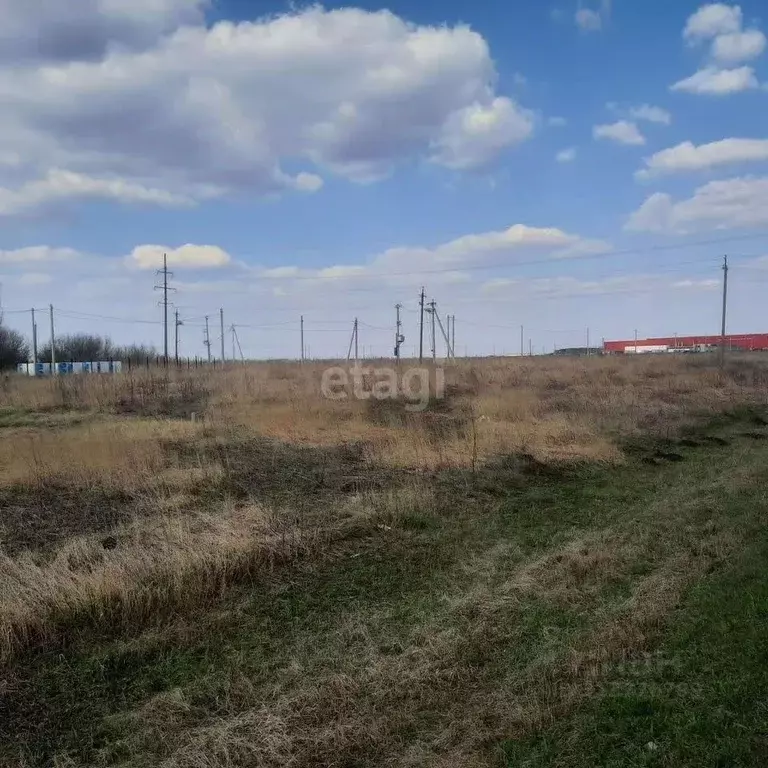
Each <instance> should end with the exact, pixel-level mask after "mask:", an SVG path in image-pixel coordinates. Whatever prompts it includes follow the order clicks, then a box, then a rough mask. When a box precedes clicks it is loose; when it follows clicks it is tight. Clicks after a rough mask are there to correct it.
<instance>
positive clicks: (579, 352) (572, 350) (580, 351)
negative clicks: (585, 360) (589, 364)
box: [554, 347, 603, 357]
mask: <svg viewBox="0 0 768 768" xmlns="http://www.w3.org/2000/svg"><path fill="white" fill-rule="evenodd" d="M554 354H555V355H557V356H558V357H591V356H595V357H596V356H598V355H602V354H603V349H602V347H563V348H561V349H556V350H555V351H554Z"/></svg>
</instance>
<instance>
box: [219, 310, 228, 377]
mask: <svg viewBox="0 0 768 768" xmlns="http://www.w3.org/2000/svg"><path fill="white" fill-rule="evenodd" d="M219 321H220V323H219V324H220V326H221V328H220V330H221V364H222V365H224V363H225V361H226V359H227V356H226V354H225V352H224V308H223V307H222V308H221V309H220V310H219Z"/></svg>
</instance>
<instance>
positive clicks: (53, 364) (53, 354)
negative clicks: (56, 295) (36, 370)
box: [50, 304, 56, 376]
mask: <svg viewBox="0 0 768 768" xmlns="http://www.w3.org/2000/svg"><path fill="white" fill-rule="evenodd" d="M50 308H51V376H55V375H56V332H55V330H54V328H53V304H51V305H50Z"/></svg>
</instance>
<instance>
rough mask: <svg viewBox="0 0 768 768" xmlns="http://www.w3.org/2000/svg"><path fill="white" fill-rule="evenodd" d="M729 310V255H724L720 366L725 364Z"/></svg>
mask: <svg viewBox="0 0 768 768" xmlns="http://www.w3.org/2000/svg"><path fill="white" fill-rule="evenodd" d="M727 311H728V257H727V256H723V323H722V326H721V328H720V367H721V368H722V367H723V366H724V365H725V327H726V314H727Z"/></svg>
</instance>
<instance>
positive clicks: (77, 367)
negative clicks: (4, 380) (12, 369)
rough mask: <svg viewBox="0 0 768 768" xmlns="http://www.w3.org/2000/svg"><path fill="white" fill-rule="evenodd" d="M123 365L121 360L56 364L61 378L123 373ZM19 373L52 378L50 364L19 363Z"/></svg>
mask: <svg viewBox="0 0 768 768" xmlns="http://www.w3.org/2000/svg"><path fill="white" fill-rule="evenodd" d="M122 370H123V364H122V362H121V361H120V360H99V361H96V362H92V363H56V373H57V374H58V375H60V376H67V375H74V374H83V373H121V372H122ZM16 371H17V372H18V373H22V374H25V375H27V376H50V375H51V364H50V363H19V364H18V365H17V366H16Z"/></svg>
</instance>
